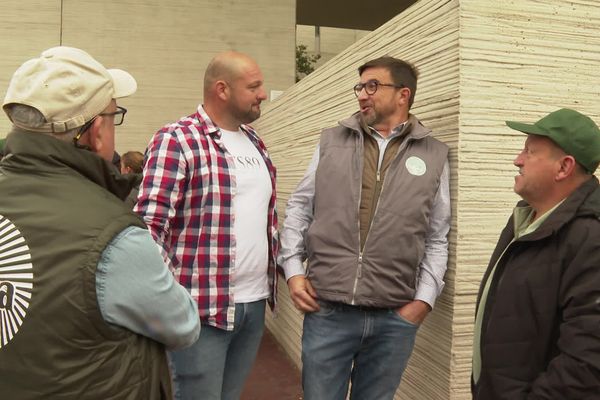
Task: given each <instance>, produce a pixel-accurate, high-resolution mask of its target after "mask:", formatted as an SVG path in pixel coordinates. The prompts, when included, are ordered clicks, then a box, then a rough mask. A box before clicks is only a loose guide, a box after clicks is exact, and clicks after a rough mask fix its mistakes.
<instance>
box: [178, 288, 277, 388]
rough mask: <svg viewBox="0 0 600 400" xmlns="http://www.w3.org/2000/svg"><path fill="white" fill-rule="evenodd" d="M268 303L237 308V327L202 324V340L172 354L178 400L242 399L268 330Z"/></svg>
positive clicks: (255, 303)
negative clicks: (247, 378) (265, 331)
mask: <svg viewBox="0 0 600 400" xmlns="http://www.w3.org/2000/svg"><path fill="white" fill-rule="evenodd" d="M265 303H266V300H260V301H255V302H253V303H238V304H236V305H235V324H234V326H235V328H234V330H233V331H225V330H222V329H217V328H214V327H212V326H208V325H202V329H201V331H200V337H199V338H198V341H196V343H194V344H193V345H192V346H191V347H189V348H187V349H183V350H179V351H173V352H171V353H170V358H171V368H172V370H173V389H174V392H175V399H181V400H196V399H197V400H238V399H239V398H240V396H241V393H242V390H243V388H244V383H245V382H246V377H247V376H248V373H249V372H250V370H251V368H252V364H253V363H254V360H255V358H256V353H257V352H258V347H259V346H260V341H261V339H262V335H263V331H264V327H265Z"/></svg>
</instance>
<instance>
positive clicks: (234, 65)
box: [204, 51, 258, 98]
mask: <svg viewBox="0 0 600 400" xmlns="http://www.w3.org/2000/svg"><path fill="white" fill-rule="evenodd" d="M253 68H254V69H258V65H257V64H256V62H255V61H254V60H253V59H252V58H250V57H248V56H247V55H245V54H243V53H238V52H237V51H226V52H224V53H220V54H217V55H216V56H215V57H214V58H213V59H212V60H211V62H210V63H209V64H208V66H207V67H206V72H205V73H204V97H205V98H206V97H207V95H209V94H210V91H211V88H214V86H215V84H216V83H217V81H220V80H223V81H225V82H233V81H235V80H236V79H238V78H239V77H240V76H242V75H243V74H244V72H245V71H247V70H249V69H253Z"/></svg>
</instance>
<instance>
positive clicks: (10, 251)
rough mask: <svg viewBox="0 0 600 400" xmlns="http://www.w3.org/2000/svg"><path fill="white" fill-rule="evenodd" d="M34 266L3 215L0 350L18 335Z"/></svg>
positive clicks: (0, 219) (0, 223) (0, 231)
mask: <svg viewBox="0 0 600 400" xmlns="http://www.w3.org/2000/svg"><path fill="white" fill-rule="evenodd" d="M32 268H33V266H32V265H31V254H29V247H28V246H27V244H26V243H25V238H24V237H23V236H22V235H21V232H19V230H18V229H17V227H16V226H15V225H14V224H13V223H12V222H11V221H10V220H9V219H8V218H6V217H4V216H2V215H0V349H2V347H3V346H6V345H7V344H8V342H10V341H11V340H12V339H13V337H14V336H15V335H16V334H17V332H19V328H20V327H21V325H22V324H23V320H24V319H25V315H26V314H27V312H26V311H27V309H28V308H29V301H30V300H31V292H32V289H33V272H32Z"/></svg>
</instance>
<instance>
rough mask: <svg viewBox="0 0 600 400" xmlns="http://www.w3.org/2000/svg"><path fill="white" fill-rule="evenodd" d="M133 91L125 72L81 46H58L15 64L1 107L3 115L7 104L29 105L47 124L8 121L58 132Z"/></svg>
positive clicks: (132, 83) (80, 122) (80, 124)
mask: <svg viewBox="0 0 600 400" xmlns="http://www.w3.org/2000/svg"><path fill="white" fill-rule="evenodd" d="M136 90H137V83H136V81H135V79H134V78H133V76H131V75H130V74H129V73H128V72H126V71H123V70H120V69H106V68H104V66H102V64H100V63H99V62H98V61H96V60H95V59H94V58H93V57H92V56H90V55H89V54H88V53H86V52H85V51H83V50H80V49H76V48H73V47H65V46H59V47H53V48H51V49H48V50H46V51H44V52H43V53H42V54H41V55H40V57H39V58H34V59H32V60H29V61H26V62H25V63H24V64H23V65H21V66H20V67H19V68H18V69H17V71H16V72H15V73H14V74H13V76H12V78H11V81H10V83H9V85H8V90H7V92H6V97H5V98H4V102H3V104H2V108H3V109H4V111H5V112H6V113H7V114H8V108H9V107H10V105H12V104H24V105H28V106H31V107H34V108H36V109H37V110H39V111H40V112H41V113H42V114H43V115H44V117H45V118H46V121H48V123H46V124H44V125H42V126H37V127H30V126H23V125H22V124H21V123H18V122H15V121H12V122H13V124H14V125H16V126H18V127H20V128H22V129H27V130H32V131H36V132H56V133H60V132H66V131H68V130H71V129H75V128H78V127H80V126H83V125H84V124H85V123H86V122H88V121H90V120H91V119H92V118H94V117H95V116H97V115H98V114H100V113H101V112H102V111H103V110H104V109H105V108H106V107H108V105H109V104H110V102H111V100H112V99H118V98H121V97H126V96H130V95H132V94H133V93H135V91H136ZM9 118H10V115H9Z"/></svg>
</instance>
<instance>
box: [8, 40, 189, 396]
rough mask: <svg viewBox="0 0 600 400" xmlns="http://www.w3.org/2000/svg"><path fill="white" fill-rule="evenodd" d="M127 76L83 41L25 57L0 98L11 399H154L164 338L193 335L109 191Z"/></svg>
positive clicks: (176, 298)
mask: <svg viewBox="0 0 600 400" xmlns="http://www.w3.org/2000/svg"><path fill="white" fill-rule="evenodd" d="M136 87H137V84H136V82H135V80H134V79H133V77H132V76H131V75H129V74H128V73H127V72H125V71H122V70H107V69H106V68H104V67H103V66H102V65H101V64H100V63H98V62H97V61H96V60H94V59H93V58H92V57H91V56H90V55H89V54H87V53H85V52H84V51H82V50H79V49H74V48H69V47H55V48H52V49H49V50H46V51H44V52H43V53H42V54H41V56H40V57H38V58H35V59H32V60H29V61H27V62H25V63H24V64H23V65H22V66H21V67H19V69H18V70H17V71H16V72H15V74H14V75H13V77H12V80H11V82H10V84H9V87H8V90H7V93H6V97H5V99H4V103H3V109H4V111H5V112H6V114H7V115H8V117H9V118H10V120H11V121H12V123H13V129H12V131H11V132H10V134H9V135H8V137H7V143H6V148H5V153H6V156H5V157H4V158H3V159H2V161H1V162H0V193H2V195H1V196H0V311H1V312H0V318H1V321H0V327H1V328H0V376H1V377H2V379H0V393H2V394H5V395H7V396H8V397H10V398H14V399H26V398H39V399H42V398H43V399H73V398H78V399H109V398H110V399H140V400H146V399H164V398H171V385H170V376H169V370H168V365H167V361H166V358H165V351H164V346H167V347H168V348H181V347H184V346H186V345H189V344H191V343H193V342H194V341H195V340H196V339H197V337H198V334H199V329H200V327H199V324H198V314H197V311H196V308H195V304H194V302H193V300H192V299H191V297H190V296H189V294H188V293H187V292H186V291H185V289H183V288H182V287H181V286H179V285H178V284H177V283H176V282H175V281H174V279H173V277H172V275H171V274H170V273H169V271H168V269H167V268H166V266H165V265H164V263H163V261H162V258H161V256H160V254H159V252H158V250H157V249H156V245H155V244H154V242H153V240H152V237H151V236H150V234H149V233H148V231H147V230H146V228H145V225H144V223H143V222H142V221H141V219H139V218H138V217H137V216H136V215H135V214H133V213H132V212H131V211H130V210H129V209H128V207H126V206H125V205H124V203H123V201H122V199H123V198H124V197H125V196H126V195H127V193H128V192H129V190H130V183H129V182H128V181H127V180H125V179H124V178H122V177H121V176H120V174H119V172H118V171H117V170H116V168H114V166H112V165H111V164H110V160H111V158H112V155H113V152H114V134H115V128H114V126H115V125H120V124H121V123H122V122H123V118H124V116H125V113H126V110H125V109H124V108H122V107H119V106H117V102H116V99H119V98H121V97H125V96H129V95H131V94H133V93H134V92H135V91H136Z"/></svg>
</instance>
